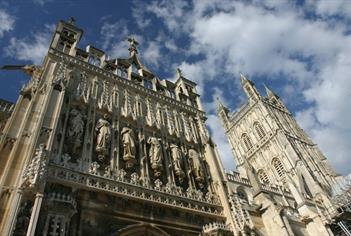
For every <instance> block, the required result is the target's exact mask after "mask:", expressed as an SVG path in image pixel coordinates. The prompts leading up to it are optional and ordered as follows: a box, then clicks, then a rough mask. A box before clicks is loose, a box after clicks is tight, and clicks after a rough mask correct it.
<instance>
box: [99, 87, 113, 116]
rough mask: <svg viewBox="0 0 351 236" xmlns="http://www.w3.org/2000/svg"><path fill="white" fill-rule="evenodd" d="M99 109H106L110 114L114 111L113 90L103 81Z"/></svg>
mask: <svg viewBox="0 0 351 236" xmlns="http://www.w3.org/2000/svg"><path fill="white" fill-rule="evenodd" d="M98 107H99V108H100V109H106V110H108V111H109V112H111V111H112V99H111V88H110V84H109V83H108V82H107V81H103V83H102V92H101V94H100V96H99V99H98Z"/></svg>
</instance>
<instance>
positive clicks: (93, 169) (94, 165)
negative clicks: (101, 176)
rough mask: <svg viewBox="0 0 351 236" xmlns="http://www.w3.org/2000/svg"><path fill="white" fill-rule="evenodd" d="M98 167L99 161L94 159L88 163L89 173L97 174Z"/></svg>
mask: <svg viewBox="0 0 351 236" xmlns="http://www.w3.org/2000/svg"><path fill="white" fill-rule="evenodd" d="M99 167H100V165H99V163H97V162H96V161H94V162H93V163H91V164H90V167H89V173H90V174H93V175H97V174H98V169H99Z"/></svg>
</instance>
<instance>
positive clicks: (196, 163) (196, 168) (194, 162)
mask: <svg viewBox="0 0 351 236" xmlns="http://www.w3.org/2000/svg"><path fill="white" fill-rule="evenodd" d="M188 154H189V166H190V170H191V172H192V174H193V176H194V178H195V181H196V182H197V183H198V185H199V187H200V188H202V187H203V186H204V185H203V182H204V173H203V168H202V165H201V160H200V156H199V154H198V153H197V151H195V150H194V149H189V151H188Z"/></svg>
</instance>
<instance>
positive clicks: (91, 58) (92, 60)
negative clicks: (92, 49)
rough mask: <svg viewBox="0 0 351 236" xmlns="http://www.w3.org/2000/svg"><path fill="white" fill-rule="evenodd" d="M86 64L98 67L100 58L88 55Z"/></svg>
mask: <svg viewBox="0 0 351 236" xmlns="http://www.w3.org/2000/svg"><path fill="white" fill-rule="evenodd" d="M88 62H89V63H90V64H92V65H94V66H100V63H101V61H100V58H98V57H97V56H96V55H90V56H89V59H88Z"/></svg>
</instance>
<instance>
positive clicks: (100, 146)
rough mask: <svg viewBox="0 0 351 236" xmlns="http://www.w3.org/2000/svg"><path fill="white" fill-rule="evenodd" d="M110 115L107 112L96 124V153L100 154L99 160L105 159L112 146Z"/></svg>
mask: <svg viewBox="0 0 351 236" xmlns="http://www.w3.org/2000/svg"><path fill="white" fill-rule="evenodd" d="M107 118H108V115H107V114H105V115H104V118H100V119H99V120H98V122H97V124H96V127H95V130H96V147H95V150H96V153H97V154H98V159H99V161H105V157H106V155H108V151H109V148H110V142H111V125H110V122H108V120H107Z"/></svg>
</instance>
